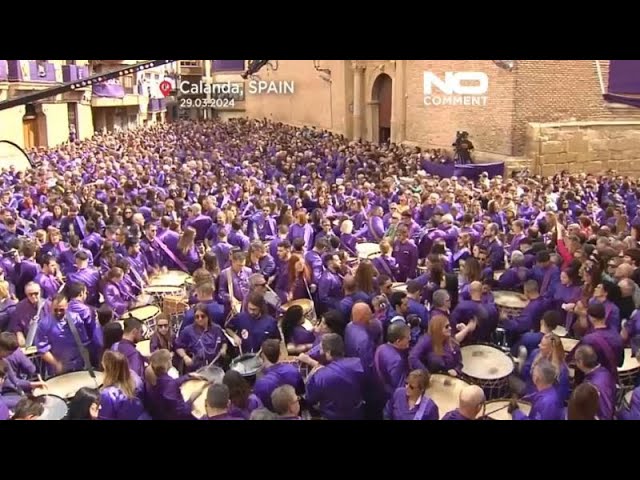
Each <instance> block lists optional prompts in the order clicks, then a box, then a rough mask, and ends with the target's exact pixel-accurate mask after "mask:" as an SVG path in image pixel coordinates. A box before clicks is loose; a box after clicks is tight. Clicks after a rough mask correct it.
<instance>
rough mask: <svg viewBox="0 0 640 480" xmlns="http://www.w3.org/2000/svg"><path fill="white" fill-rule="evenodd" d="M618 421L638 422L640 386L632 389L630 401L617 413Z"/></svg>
mask: <svg viewBox="0 0 640 480" xmlns="http://www.w3.org/2000/svg"><path fill="white" fill-rule="evenodd" d="M618 419H619V420H640V386H638V387H636V388H635V389H633V392H632V393H631V401H630V402H629V403H628V405H625V406H624V407H623V408H622V409H621V410H620V412H618Z"/></svg>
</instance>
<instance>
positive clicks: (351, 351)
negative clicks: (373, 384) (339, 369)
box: [344, 322, 376, 376]
mask: <svg viewBox="0 0 640 480" xmlns="http://www.w3.org/2000/svg"><path fill="white" fill-rule="evenodd" d="M344 351H345V355H346V356H347V357H357V358H359V359H360V361H361V362H362V366H363V368H364V372H365V374H366V375H367V376H369V375H371V374H372V373H373V372H374V367H373V362H374V355H375V351H376V343H375V341H374V340H373V338H372V337H371V334H370V332H369V330H368V329H367V327H366V326H364V325H360V324H358V323H353V322H349V323H348V324H347V327H346V328H345V331H344Z"/></svg>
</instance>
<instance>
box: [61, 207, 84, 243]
mask: <svg viewBox="0 0 640 480" xmlns="http://www.w3.org/2000/svg"><path fill="white" fill-rule="evenodd" d="M85 225H86V220H85V218H84V217H83V216H82V215H80V211H79V209H78V207H77V206H76V205H72V206H71V207H70V208H69V211H68V212H67V215H66V216H65V217H63V219H62V221H61V222H60V232H61V233H62V237H63V238H69V237H70V236H71V235H76V236H77V237H79V238H80V240H82V239H83V238H84V237H85V236H86V235H87V232H86V228H85Z"/></svg>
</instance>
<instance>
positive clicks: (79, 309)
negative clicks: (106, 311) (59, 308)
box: [69, 298, 103, 365]
mask: <svg viewBox="0 0 640 480" xmlns="http://www.w3.org/2000/svg"><path fill="white" fill-rule="evenodd" d="M69 311H70V312H73V313H75V314H77V315H78V316H79V317H80V319H82V323H84V326H85V329H86V330H87V335H88V337H89V339H90V340H91V345H90V347H89V353H91V354H92V358H93V360H94V361H96V365H97V364H98V361H99V359H100V353H101V352H102V347H103V338H102V328H101V327H100V325H99V324H98V321H97V318H96V314H95V311H94V309H93V308H92V307H90V306H88V305H86V304H84V303H83V302H81V301H80V300H77V299H75V298H74V299H73V300H71V301H70V302H69Z"/></svg>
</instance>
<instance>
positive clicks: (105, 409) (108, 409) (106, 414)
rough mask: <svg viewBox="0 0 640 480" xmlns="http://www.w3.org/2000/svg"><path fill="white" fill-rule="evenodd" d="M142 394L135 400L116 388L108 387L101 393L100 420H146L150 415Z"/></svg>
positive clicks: (139, 393)
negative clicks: (145, 407) (143, 402)
mask: <svg viewBox="0 0 640 480" xmlns="http://www.w3.org/2000/svg"><path fill="white" fill-rule="evenodd" d="M141 397H142V392H141V391H137V392H136V396H135V397H133V398H129V397H127V396H126V395H125V394H124V393H123V392H122V390H120V388H118V387H116V386H111V387H107V388H105V389H103V390H102V392H101V393H100V412H99V413H98V419H99V420H146V419H147V418H146V417H147V416H148V414H147V413H146V412H145V410H144V405H143V404H142V400H141Z"/></svg>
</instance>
